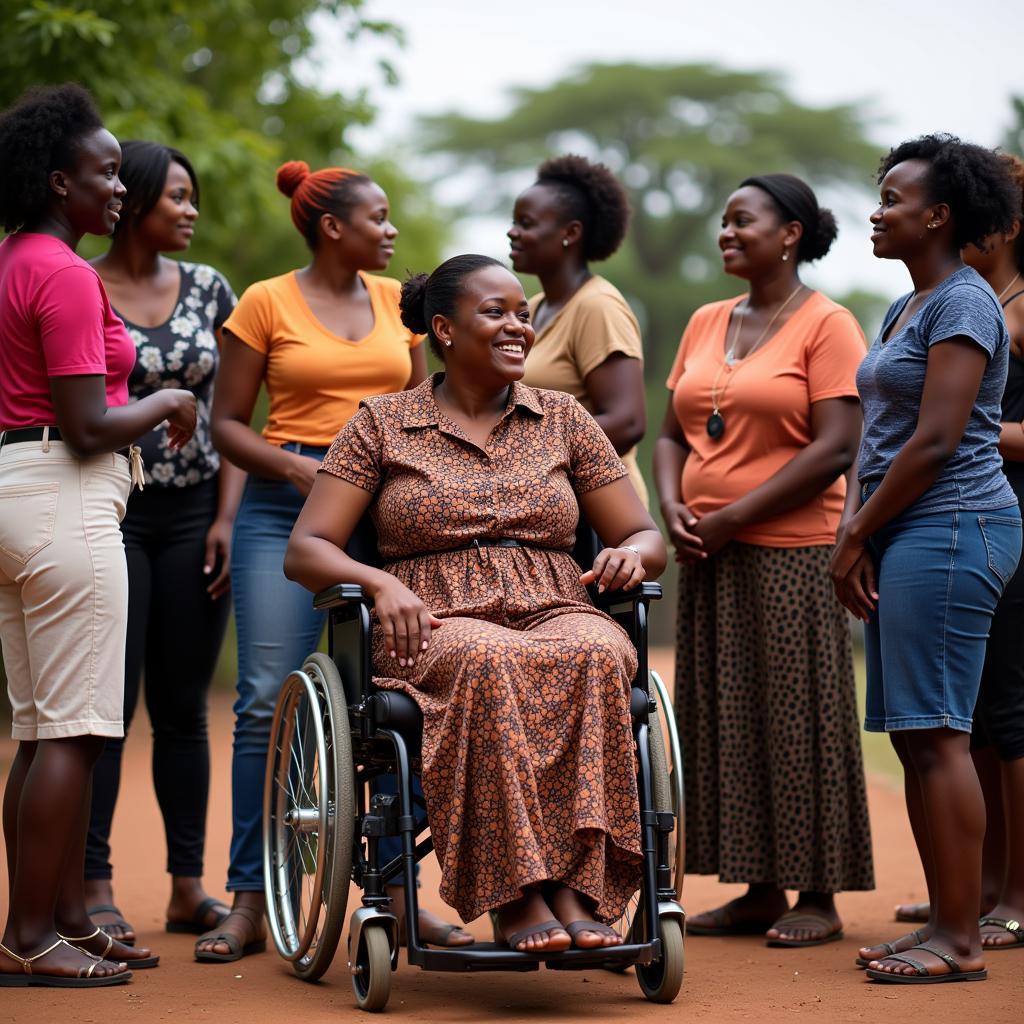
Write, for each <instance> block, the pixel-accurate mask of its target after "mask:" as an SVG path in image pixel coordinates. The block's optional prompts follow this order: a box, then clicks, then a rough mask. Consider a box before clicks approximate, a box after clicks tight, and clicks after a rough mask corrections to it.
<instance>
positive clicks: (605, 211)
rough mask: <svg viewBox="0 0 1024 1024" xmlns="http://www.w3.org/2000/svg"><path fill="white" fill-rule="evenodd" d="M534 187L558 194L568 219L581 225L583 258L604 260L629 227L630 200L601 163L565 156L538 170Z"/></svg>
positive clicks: (619, 243) (553, 159) (584, 158)
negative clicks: (550, 190)
mask: <svg viewBox="0 0 1024 1024" xmlns="http://www.w3.org/2000/svg"><path fill="white" fill-rule="evenodd" d="M537 184H538V185H548V186H550V187H552V188H554V189H555V190H557V192H558V193H559V196H560V198H561V200H562V203H563V204H564V207H565V216H566V219H567V220H578V221H579V222H580V223H581V224H582V225H583V258H584V259H585V260H588V261H589V260H606V259H608V257H609V256H611V255H612V253H614V252H615V250H616V249H618V247H619V246H620V245H621V244H622V240H623V238H625V237H626V228H627V227H629V215H630V209H629V199H628V197H627V196H626V190H625V189H624V188H623V187H622V182H620V181H619V179H618V178H616V177H615V175H614V174H612V172H611V171H610V170H608V168H607V167H605V165H604V164H596V163H591V162H590V161H589V160H588V159H587V158H586V157H583V156H575V155H574V154H571V153H568V154H566V155H565V156H556V157H553V158H552V159H551V160H545V161H544V163H542V164H541V165H540V167H538V168H537Z"/></svg>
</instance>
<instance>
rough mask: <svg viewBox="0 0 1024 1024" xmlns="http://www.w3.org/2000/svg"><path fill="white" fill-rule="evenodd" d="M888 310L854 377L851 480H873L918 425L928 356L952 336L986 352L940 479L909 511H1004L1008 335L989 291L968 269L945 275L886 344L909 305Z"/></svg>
mask: <svg viewBox="0 0 1024 1024" xmlns="http://www.w3.org/2000/svg"><path fill="white" fill-rule="evenodd" d="M910 299H911V295H904V296H903V297H902V298H901V299H898V300H897V301H896V302H894V303H893V304H892V305H891V306H890V307H889V312H888V313H886V315H885V321H884V323H883V324H882V329H881V331H880V332H879V334H878V337H877V338H876V339H875V342H874V344H873V345H872V346H871V348H870V349H868V354H867V355H866V356H865V357H864V361H863V362H862V363H861V364H860V369H859V370H858V371H857V390H858V391H859V392H860V401H861V406H862V407H863V410H864V436H863V438H862V439H861V445H860V461H859V465H858V470H857V475H858V478H859V479H860V482H861V483H862V484H865V483H869V482H872V481H879V480H881V479H882V477H884V476H885V474H886V471H887V470H888V468H889V464H890V463H891V462H892V460H893V459H894V458H895V457H896V455H897V454H898V453H899V451H900V449H901V448H902V447H903V446H904V445H905V444H906V443H907V441H909V440H910V436H911V434H913V433H914V430H915V429H916V427H917V420H918V415H919V413H920V411H921V392H922V391H923V390H924V376H925V368H926V365H927V362H928V350H929V349H930V348H931V346H932V345H935V344H938V343H939V342H940V341H948V340H949V339H950V338H956V337H965V338H970V339H971V341H973V342H975V343H976V344H978V345H979V346H981V348H983V349H984V350H985V352H986V353H987V354H988V357H989V359H988V366H987V367H986V368H985V374H984V376H983V377H982V379H981V387H980V388H979V390H978V397H977V398H976V399H975V402H974V407H973V408H972V409H971V415H970V417H969V418H968V420H967V427H966V429H965V430H964V434H963V437H962V438H961V439H960V444H959V446H958V447H957V450H956V453H955V454H954V455H953V457H952V458H951V459H950V460H949V461H948V462H947V463H946V465H945V466H944V467H943V469H942V472H941V473H940V474H939V476H938V479H936V481H935V483H933V484H932V486H931V487H929V488H928V490H927V491H925V493H924V494H922V495H921V497H920V498H918V499H917V501H916V502H914V505H913V509H914V511H915V512H946V511H949V510H951V509H964V510H969V511H976V512H980V511H984V510H987V509H995V508H1006V507H1008V506H1010V505H1014V504H1016V502H1017V499H1016V497H1015V495H1014V493H1013V491H1012V490H1011V488H1010V485H1009V483H1007V480H1006V477H1005V476H1004V475H1003V470H1002V465H1003V460H1002V458H1001V457H1000V455H999V449H998V444H999V419H1000V402H1001V400H1002V397H1003V388H1004V387H1005V385H1006V367H1007V363H1008V361H1009V355H1010V336H1009V334H1008V333H1007V331H1006V321H1005V320H1004V319H1003V311H1002V309H1001V308H1000V306H999V302H998V301H997V299H996V296H995V293H994V292H993V291H992V289H991V288H990V287H989V286H988V284H987V283H986V281H985V279H984V278H983V277H982V276H981V275H980V274H978V272H977V271H975V270H973V269H972V268H970V267H964V268H963V269H962V270H958V271H956V273H954V274H950V276H949V277H947V278H946V280H945V281H943V282H942V283H941V284H940V285H939V286H938V287H937V288H936V289H935V291H933V292H932V293H931V295H929V296H928V298H927V299H926V300H925V303H924V305H923V306H921V308H920V309H918V310H917V312H916V313H915V314H914V315H913V316H912V317H911V318H910V320H909V321H908V322H907V323H906V324H905V325H904V326H903V327H902V328H901V329H900V330H899V331H897V332H896V333H895V334H894V335H893V336H892V337H890V338H889V339H888V341H886V342H885V343H884V344H883V342H882V339H883V338H884V337H885V333H886V331H887V330H888V329H889V327H890V325H891V324H893V323H894V322H895V321H896V319H897V318H898V317H899V315H900V313H901V312H902V310H903V309H904V307H905V306H906V304H907V303H908V302H909V301H910Z"/></svg>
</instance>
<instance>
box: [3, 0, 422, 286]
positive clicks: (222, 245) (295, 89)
mask: <svg viewBox="0 0 1024 1024" xmlns="http://www.w3.org/2000/svg"><path fill="white" fill-rule="evenodd" d="M364 7H365V3H364V0H206V2H205V3H203V4H201V5H200V4H196V3H190V2H187V0H63V2H61V0H31V2H26V0H0V11H2V16H3V24H4V32H3V34H2V35H0V104H2V105H6V104H8V103H10V102H11V101H12V100H13V99H15V98H16V97H17V96H18V95H19V94H20V93H21V92H22V90H23V89H25V88H26V87H27V86H30V85H38V84H46V83H52V82H57V81H67V80H73V81H77V82H80V83H81V84H82V85H84V86H86V87H87V88H88V89H90V90H91V91H92V93H93V95H94V96H95V97H96V100H97V103H98V105H99V107H100V110H101V112H102V113H103V115H104V118H105V119H106V122H107V124H108V127H110V129H111V130H112V131H113V132H114V133H115V134H116V135H117V136H118V137H120V138H144V139H153V140H156V141H161V142H165V143H168V144H170V145H174V146H177V147H178V148H179V149H181V150H182V151H183V152H185V153H186V154H187V155H188V156H189V158H190V159H191V160H192V162H193V164H194V165H195V168H196V171H197V173H198V175H199V178H200V182H201V185H202V217H201V219H200V222H199V231H198V232H197V234H196V243H195V246H194V247H193V251H192V252H191V253H190V258H195V259H201V260H206V261H209V262H211V263H213V264H215V265H216V266H218V267H220V268H221V269H223V270H224V271H225V273H227V274H228V276H229V277H230V279H231V280H232V283H234V284H235V285H236V287H239V288H240V287H243V286H244V285H246V284H248V283H249V282H251V281H252V280H254V279H256V278H259V277H265V276H268V275H270V274H274V273H280V272H283V271H284V270H286V269H288V268H289V267H290V266H295V265H296V264H298V263H301V262H303V261H304V260H305V259H306V254H305V249H304V246H303V243H302V240H301V238H299V236H298V234H297V233H296V232H295V230H294V228H293V227H292V225H291V221H290V219H289V216H288V201H287V200H286V199H285V197H284V196H282V195H280V193H278V192H277V190H276V188H275V185H274V172H275V169H276V167H277V166H278V165H279V164H280V163H281V162H283V161H284V160H289V159H302V160H306V161H308V162H309V164H310V165H311V166H313V167H317V166H325V165H328V164H336V163H344V164H348V165H351V164H353V163H355V164H356V166H358V167H359V169H360V170H366V171H367V172H368V173H370V174H373V175H378V176H379V178H380V181H381V183H382V184H383V185H384V186H385V188H386V189H388V190H389V195H390V197H391V200H392V205H393V206H394V208H395V219H396V221H397V222H398V224H399V227H401V228H405V229H406V231H405V233H404V234H405V237H403V239H402V243H401V247H400V249H399V256H400V258H402V259H403V261H408V262H409V263H410V264H417V265H418V264H420V263H423V264H424V265H427V264H430V263H431V262H432V261H433V260H434V259H435V258H436V256H437V252H438V250H439V248H440V244H441V241H442V229H441V220H440V218H439V216H438V215H437V212H436V210H435V209H433V208H432V207H431V206H430V205H429V203H425V202H424V201H423V200H422V198H420V197H417V196H414V192H415V189H414V187H413V185H412V183H411V182H409V180H408V179H407V178H406V177H405V176H404V175H403V174H401V172H400V170H399V169H398V167H397V166H396V165H395V164H388V163H384V164H381V163H379V162H378V163H375V164H371V165H369V166H364V165H363V164H362V163H360V162H359V160H358V157H357V156H356V155H355V154H353V153H352V151H351V149H350V148H349V146H348V145H347V144H346V141H345V132H346V129H347V128H348V127H349V126H351V125H358V124H365V123H367V122H368V121H369V120H371V118H372V116H373V107H372V103H371V97H370V86H371V85H373V84H380V85H385V84H386V83H387V82H388V81H391V80H393V77H394V72H393V70H392V69H391V67H390V66H389V65H387V64H384V65H382V67H381V81H380V83H368V84H367V86H366V87H364V88H362V89H359V90H357V91H355V92H354V93H352V94H351V95H343V94H341V93H339V92H337V91H326V90H324V89H322V88H321V87H320V86H319V84H318V83H317V81H316V79H317V77H318V75H317V72H318V68H317V67H316V65H315V63H314V62H313V54H314V52H315V43H316V41H317V33H322V32H324V31H328V30H329V31H330V32H331V34H332V35H333V36H335V37H336V38H339V39H340V42H339V44H338V46H337V47H335V48H334V51H333V52H332V56H331V59H336V60H343V59H344V56H345V49H346V48H352V47H354V46H356V45H357V44H358V42H359V40H360V39H363V38H366V37H367V36H378V37H379V36H383V37H388V38H390V39H392V40H393V41H394V42H395V44H396V46H397V45H399V44H400V43H401V32H400V30H399V29H398V28H397V27H396V26H394V25H391V24H388V23H385V22H379V21H372V20H370V19H368V18H367V17H366V16H365V13H364ZM407 209H408V210H409V219H408V221H406V218H405V217H404V216H403V214H404V213H405V211H406V210H407Z"/></svg>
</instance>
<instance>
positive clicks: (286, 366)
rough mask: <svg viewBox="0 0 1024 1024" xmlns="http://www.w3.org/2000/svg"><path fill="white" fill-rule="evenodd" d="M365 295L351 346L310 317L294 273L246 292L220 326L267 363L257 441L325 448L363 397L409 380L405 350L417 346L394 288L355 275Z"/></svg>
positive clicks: (385, 281)
mask: <svg viewBox="0 0 1024 1024" xmlns="http://www.w3.org/2000/svg"><path fill="white" fill-rule="evenodd" d="M359 277H360V280H361V281H362V282H363V284H364V285H365V286H366V290H367V292H369V295H370V305H371V307H372V309H373V328H372V330H371V331H370V333H369V334H368V335H366V337H365V338H362V339H360V340H359V341H352V340H351V339H349V338H342V337H340V336H339V335H337V334H334V333H333V332H332V331H329V330H328V329H327V328H326V327H324V325H323V324H322V323H320V321H319V320H317V318H316V317H315V316H314V315H313V311H312V310H311V309H310V308H309V303H307V302H306V299H305V297H304V296H303V294H302V292H301V291H300V290H299V284H298V281H296V279H295V271H294V270H293V271H290V272H289V273H287V274H282V275H281V276H280V277H272V278H270V279H269V280H267V281H257V282H256V284H254V285H251V286H250V287H249V288H247V289H246V291H245V293H244V294H243V295H242V298H241V299H240V300H239V302H238V305H237V306H235V308H234V311H233V312H232V314H231V316H229V317H228V319H227V321H226V322H225V324H224V327H225V329H227V330H229V331H230V332H231V333H232V334H234V335H235V337H236V338H238V340H239V341H242V342H244V343H245V344H246V345H248V346H249V347H250V348H254V349H255V350H256V351H257V352H261V353H263V355H265V356H266V357H267V365H266V371H265V376H264V381H265V383H266V386H267V395H268V397H269V399H270V410H269V414H268V416H267V425H266V427H264V428H263V436H264V437H265V438H266V439H267V440H268V441H269V442H270V443H271V444H276V445H282V444H285V443H286V442H288V441H299V442H301V443H302V444H309V445H320V446H324V447H326V446H327V445H329V444H330V443H331V442H332V441H333V440H334V439H335V437H337V435H338V431H339V430H341V428H342V427H343V426H344V425H345V424H346V423H347V422H348V421H349V419H351V417H352V416H353V415H354V414H355V411H356V409H357V408H358V407H359V402H360V401H361V400H362V399H364V398H366V397H367V396H368V395H382V394H386V393H389V392H393V391H401V390H402V388H404V387H405V386H406V384H407V383H408V382H409V377H410V375H411V374H412V357H411V355H410V350H411V349H412V348H414V347H415V346H416V345H418V344H420V342H421V341H422V340H423V338H422V336H421V335H418V334H413V333H412V331H410V330H409V329H408V328H407V327H406V326H405V325H404V324H403V323H402V321H401V319H400V318H399V314H398V296H399V293H400V292H401V285H400V284H399V283H398V282H397V281H393V280H391V279H390V278H387V277H376V276H375V275H373V274H364V273H362V272H361V271H360V274H359Z"/></svg>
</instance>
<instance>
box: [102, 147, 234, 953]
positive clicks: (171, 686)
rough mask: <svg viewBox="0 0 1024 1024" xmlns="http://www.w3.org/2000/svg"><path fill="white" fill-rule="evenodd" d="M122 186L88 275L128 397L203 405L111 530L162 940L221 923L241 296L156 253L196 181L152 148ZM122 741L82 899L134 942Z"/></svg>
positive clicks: (187, 226)
mask: <svg viewBox="0 0 1024 1024" xmlns="http://www.w3.org/2000/svg"><path fill="white" fill-rule="evenodd" d="M121 181H122V182H124V185H125V188H127V189H128V197H127V199H126V200H125V204H124V208H123V209H122V211H121V220H120V222H119V223H118V224H117V226H116V227H115V228H114V241H113V243H112V245H111V247H110V249H109V250H108V252H107V253H106V254H105V255H103V256H101V257H99V258H98V259H96V260H94V261H93V266H94V267H95V268H96V271H97V272H98V273H99V275H100V278H101V279H102V281H103V284H104V286H105V288H106V290H107V294H108V295H109V296H110V300H111V302H112V304H113V306H114V310H115V312H116V313H117V314H118V316H120V317H121V319H122V320H124V322H125V325H126V326H127V328H128V334H129V336H130V337H131V339H132V341H133V342H134V343H135V351H136V356H135V367H134V368H133V370H132V373H131V376H130V377H129V378H128V395H129V400H130V401H137V400H139V399H140V398H145V397H147V396H148V395H152V394H156V393H157V392H158V391H160V390H162V389H164V388H168V387H172V388H187V389H188V390H189V391H191V392H192V393H193V394H194V395H195V396H196V407H197V410H198V421H197V424H196V432H195V434H193V435H192V440H191V441H189V443H188V444H187V445H185V447H184V448H180V449H175V448H173V447H172V446H171V443H170V437H169V436H168V430H167V427H166V425H161V426H158V427H157V428H156V429H155V430H152V431H150V432H149V433H148V434H147V435H146V436H145V437H144V438H142V440H141V441H140V442H139V444H140V446H141V448H142V454H143V459H144V461H145V464H146V489H145V490H144V491H137V492H136V493H135V494H133V495H132V497H131V498H130V500H129V502H128V511H127V513H126V515H125V518H124V519H123V520H122V522H121V532H122V533H123V534H124V541H125V551H126V554H127V558H128V597H129V602H128V646H127V652H126V658H125V708H124V720H125V729H126V731H127V728H128V726H129V725H130V723H131V720H132V716H133V714H134V712H135V704H136V701H137V699H138V695H139V684H140V682H141V676H142V675H143V674H144V675H145V678H146V708H147V710H148V712H149V720H150V723H151V724H152V727H153V785H154V787H155V789H156V796H157V802H158V803H159V804H160V810H161V813H162V814H163V819H164V831H165V833H166V836H167V871H168V872H169V873H170V875H171V878H172V882H171V897H170V901H169V903H168V907H167V929H168V931H193V932H195V933H196V934H198V933H199V932H202V931H205V930H206V929H207V928H209V927H211V926H213V925H216V924H217V923H218V922H219V921H220V919H221V918H223V917H224V916H225V915H226V914H227V907H225V906H224V905H223V904H222V903H220V902H219V901H217V900H214V899H213V898H212V897H209V896H207V895H206V892H205V891H204V890H203V884H202V876H203V851H204V846H205V839H206V834H205V833H206V804H207V797H208V795H209V789H210V749H209V744H208V741H207V736H206V694H207V690H208V689H209V686H210V681H211V679H212V678H213V671H214V667H215V666H216V663H217V656H218V654H219V652H220V647H221V642H222V640H223V638H224V628H225V626H226V625H227V619H228V612H229V610H230V602H229V600H228V597H227V591H228V588H229V586H230V577H229V558H228V554H229V549H230V545H231V524H232V521H233V520H234V516H235V509H236V508H237V507H238V501H239V498H240V497H241V494H242V485H243V484H244V482H245V477H244V474H242V473H241V471H240V470H237V469H235V467H234V466H232V465H231V464H230V463H228V462H227V461H224V462H222V461H221V459H220V456H219V455H218V454H217V452H216V451H215V450H214V447H213V444H212V442H211V440H210V407H211V405H212V402H213V381H214V375H215V374H216V372H217V364H218V351H217V335H218V333H219V331H220V328H221V326H222V325H223V323H224V321H225V320H227V318H228V314H229V313H230V312H231V310H232V309H233V308H234V305H235V297H234V294H233V293H232V291H231V286H230V285H229V284H228V282H227V281H226V280H225V279H224V277H223V276H222V275H221V274H220V273H219V272H218V271H216V270H214V269H213V268H212V267H207V266H201V265H198V264H195V263H186V262H184V261H178V260H172V259H168V258H167V257H166V256H162V255H161V253H163V252H182V251H184V250H185V249H187V248H188V247H189V245H190V244H191V241H192V233H193V230H194V225H195V221H196V218H197V217H198V216H199V209H198V207H199V183H198V182H197V181H196V176H195V172H194V171H193V170H192V165H191V164H190V163H189V161H188V158H187V157H186V156H185V155H184V154H183V153H180V152H178V150H176V149H172V148H171V147H169V146H164V145H161V144H160V143H157V142H125V143H124V144H123V145H122V147H121ZM123 746H124V741H123V740H122V739H110V740H108V741H107V744H106V746H105V748H104V750H103V754H102V755H101V757H100V759H99V761H98V762H97V765H96V770H95V771H94V772H93V787H92V811H91V817H90V822H89V840H88V842H87V844H86V850H85V880H86V884H85V890H86V898H87V900H88V902H89V904H90V908H89V912H90V914H91V915H92V917H93V919H94V920H95V921H96V923H97V924H98V925H100V926H101V927H102V928H103V930H104V931H106V932H107V933H108V934H110V935H113V936H114V937H115V938H120V939H122V940H123V941H126V942H133V941H134V939H135V933H134V931H133V929H132V927H131V925H130V924H128V922H127V921H125V920H124V918H123V917H122V916H121V912H120V911H119V910H118V908H117V907H116V906H115V905H114V897H113V892H112V888H111V878H112V869H111V865H110V828H111V824H112V821H113V816H114V806H115V804H116V802H117V793H118V787H119V785H120V781H121V753H122V749H123Z"/></svg>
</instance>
